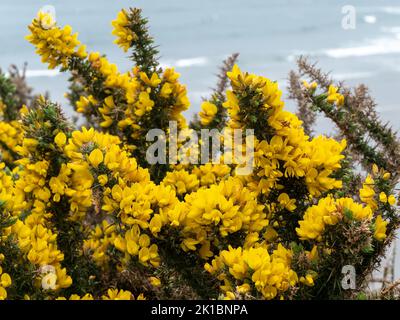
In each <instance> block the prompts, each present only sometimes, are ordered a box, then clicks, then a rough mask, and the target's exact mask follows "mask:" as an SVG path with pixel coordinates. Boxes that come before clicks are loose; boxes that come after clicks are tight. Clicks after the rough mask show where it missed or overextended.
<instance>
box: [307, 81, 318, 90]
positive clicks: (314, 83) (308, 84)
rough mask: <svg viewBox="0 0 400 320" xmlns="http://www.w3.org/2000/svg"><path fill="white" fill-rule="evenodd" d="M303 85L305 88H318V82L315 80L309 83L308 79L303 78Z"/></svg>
mask: <svg viewBox="0 0 400 320" xmlns="http://www.w3.org/2000/svg"><path fill="white" fill-rule="evenodd" d="M303 86H304V88H306V89H307V90H315V89H317V86H318V85H317V83H316V82H315V81H313V82H311V83H308V82H307V81H306V80H303Z"/></svg>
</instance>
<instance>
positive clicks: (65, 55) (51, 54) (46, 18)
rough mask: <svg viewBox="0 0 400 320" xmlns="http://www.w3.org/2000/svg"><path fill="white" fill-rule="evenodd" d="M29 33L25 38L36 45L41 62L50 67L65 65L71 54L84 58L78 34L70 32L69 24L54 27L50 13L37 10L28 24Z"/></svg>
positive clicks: (84, 54) (83, 50) (84, 53)
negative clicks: (61, 27) (62, 26)
mask: <svg viewBox="0 0 400 320" xmlns="http://www.w3.org/2000/svg"><path fill="white" fill-rule="evenodd" d="M29 30H30V31H31V34H30V35H29V36H27V37H26V39H27V40H28V41H29V42H30V43H32V44H33V45H34V46H36V48H37V50H36V53H37V54H39V55H40V56H41V57H42V62H44V63H48V64H49V68H50V69H54V68H55V67H57V66H60V65H61V66H63V67H66V66H67V63H68V59H69V58H70V57H72V56H77V57H80V58H85V57H86V55H87V53H86V47H85V46H84V45H81V43H80V42H79V41H78V34H76V33H75V34H73V33H72V28H71V26H68V25H67V26H65V27H64V28H63V29H60V28H58V27H56V25H55V21H54V19H53V17H52V16H51V14H49V13H44V12H41V11H40V12H39V13H38V15H37V17H36V18H35V19H34V20H33V21H32V24H31V25H30V26H29Z"/></svg>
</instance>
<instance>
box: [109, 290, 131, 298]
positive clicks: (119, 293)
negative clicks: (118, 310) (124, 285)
mask: <svg viewBox="0 0 400 320" xmlns="http://www.w3.org/2000/svg"><path fill="white" fill-rule="evenodd" d="M132 298H133V295H132V293H131V292H130V291H128V290H118V289H108V291H107V295H104V296H103V297H102V299H103V300H132Z"/></svg>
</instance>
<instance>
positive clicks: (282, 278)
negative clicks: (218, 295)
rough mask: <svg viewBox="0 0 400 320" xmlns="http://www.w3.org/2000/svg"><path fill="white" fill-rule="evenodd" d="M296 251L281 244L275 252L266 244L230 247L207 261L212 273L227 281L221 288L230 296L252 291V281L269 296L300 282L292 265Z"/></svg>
mask: <svg viewBox="0 0 400 320" xmlns="http://www.w3.org/2000/svg"><path fill="white" fill-rule="evenodd" d="M291 259H292V252H291V251H290V250H287V249H286V248H284V247H283V246H282V245H279V246H278V247H277V249H276V250H273V252H272V254H269V252H268V248H267V247H266V246H260V247H257V248H250V249H242V248H240V247H239V248H236V249H234V248H232V247H231V246H230V247H229V249H228V250H224V251H222V252H221V253H220V255H219V256H218V257H217V258H215V259H214V260H213V261H212V263H211V264H208V263H207V264H206V265H205V268H206V270H207V271H208V272H210V273H212V274H216V275H217V277H218V279H219V280H220V281H223V285H221V289H222V291H223V292H225V293H226V296H227V297H228V298H229V297H232V298H235V297H236V294H237V295H246V294H250V295H251V294H252V293H251V286H250V285H249V283H252V284H253V285H254V286H255V288H256V290H257V291H258V292H260V293H261V294H262V296H263V297H264V298H265V299H273V298H275V297H276V296H277V295H283V294H284V293H285V292H286V291H287V290H288V289H289V288H290V287H293V286H295V285H296V284H297V283H298V277H297V274H296V272H294V271H293V270H292V269H291V267H290V264H291Z"/></svg>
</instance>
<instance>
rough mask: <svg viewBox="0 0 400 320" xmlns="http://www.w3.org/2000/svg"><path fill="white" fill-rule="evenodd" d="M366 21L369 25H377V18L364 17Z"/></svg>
mask: <svg viewBox="0 0 400 320" xmlns="http://www.w3.org/2000/svg"><path fill="white" fill-rule="evenodd" d="M364 21H365V22H366V23H369V24H374V23H376V17H375V16H372V15H368V16H364Z"/></svg>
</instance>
